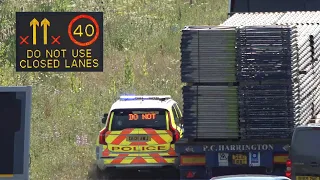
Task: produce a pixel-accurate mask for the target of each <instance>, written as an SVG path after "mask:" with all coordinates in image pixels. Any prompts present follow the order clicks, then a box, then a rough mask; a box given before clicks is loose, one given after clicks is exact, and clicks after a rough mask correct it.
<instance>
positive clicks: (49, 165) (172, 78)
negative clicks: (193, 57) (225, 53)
mask: <svg viewBox="0 0 320 180" xmlns="http://www.w3.org/2000/svg"><path fill="white" fill-rule="evenodd" d="M16 11H103V12H104V18H105V19H104V30H105V32H104V37H105V39H104V44H105V47H104V65H105V68H104V72H101V73H16V72H15V67H14V66H15V29H14V28H15V24H14V23H15V12H16ZM226 17H227V0H193V1H192V0H105V1H103V2H102V0H100V1H98V0H92V1H84V0H54V1H52V0H50V1H49V0H4V1H1V2H0V85H2V86H9V85H13V86H17V85H19V86H20V85H32V87H33V107H32V108H33V112H32V131H31V133H32V134H31V161H32V163H31V178H32V179H34V180H43V179H46V180H47V179H54V180H57V179H66V180H69V179H85V177H86V174H87V171H88V169H89V166H90V163H91V162H92V161H93V160H94V158H95V149H94V145H95V139H96V137H97V135H98V131H99V130H100V129H101V128H102V125H101V123H100V117H101V116H102V114H103V112H106V111H107V110H108V108H109V107H110V105H111V103H113V102H114V101H115V100H116V99H117V98H118V97H119V95H120V94H123V93H129V94H170V95H172V96H173V98H174V99H176V100H177V101H179V102H180V104H181V87H182V83H181V82H180V73H179V71H180V64H179V61H180V52H179V43H180V35H181V34H180V30H181V29H182V28H183V27H184V26H185V25H217V24H220V23H221V22H222V21H223V20H225V19H226ZM79 142H81V143H79Z"/></svg>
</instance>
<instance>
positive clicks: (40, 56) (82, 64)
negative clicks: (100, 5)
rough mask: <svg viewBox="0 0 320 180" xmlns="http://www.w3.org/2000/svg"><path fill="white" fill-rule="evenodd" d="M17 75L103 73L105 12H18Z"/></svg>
mask: <svg viewBox="0 0 320 180" xmlns="http://www.w3.org/2000/svg"><path fill="white" fill-rule="evenodd" d="M16 53H17V56H16V71H18V72H21V71H70V72H71V71H72V72H86V71H87V72H88V71H91V72H93V71H103V14H102V13H101V12H85V13H81V12H17V13H16Z"/></svg>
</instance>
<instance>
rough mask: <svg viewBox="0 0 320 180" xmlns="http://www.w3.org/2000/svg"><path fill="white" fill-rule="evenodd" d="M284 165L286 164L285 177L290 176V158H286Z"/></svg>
mask: <svg viewBox="0 0 320 180" xmlns="http://www.w3.org/2000/svg"><path fill="white" fill-rule="evenodd" d="M286 166H287V169H286V177H288V178H291V160H290V159H288V160H287V162H286Z"/></svg>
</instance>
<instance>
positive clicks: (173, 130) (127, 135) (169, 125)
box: [96, 95, 183, 170]
mask: <svg viewBox="0 0 320 180" xmlns="http://www.w3.org/2000/svg"><path fill="white" fill-rule="evenodd" d="M102 123H104V124H105V127H104V128H103V129H102V130H101V131H100V134H99V137H98V140H97V147H96V158H97V166H98V168H99V169H100V170H105V169H107V168H112V167H116V168H117V169H118V168H153V167H164V166H171V167H174V166H175V161H176V159H177V154H176V153H175V145H174V144H175V142H176V141H177V140H179V139H180V138H182V136H183V123H182V113H181V111H180V109H179V107H178V104H177V102H176V101H174V100H173V99H172V98H171V96H169V95H164V96H120V99H119V100H117V101H116V102H115V103H114V104H113V105H112V107H111V109H110V111H109V113H108V114H104V118H102Z"/></svg>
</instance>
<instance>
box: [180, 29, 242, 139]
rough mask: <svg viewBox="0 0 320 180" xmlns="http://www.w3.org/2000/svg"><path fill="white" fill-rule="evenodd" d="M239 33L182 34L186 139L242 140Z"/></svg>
mask: <svg viewBox="0 0 320 180" xmlns="http://www.w3.org/2000/svg"><path fill="white" fill-rule="evenodd" d="M235 45H236V30H235V28H225V27H200V26H199V27H187V28H185V29H184V30H183V31H182V40H181V58H182V61H181V80H182V82H187V83H192V84H193V85H191V86H185V87H183V100H184V109H183V112H184V128H185V137H195V138H211V137H215V138H238V137H239V127H238V126H239V125H238V107H237V106H238V104H237V101H238V99H237V87H236V86H227V85H226V83H232V82H235V81H236V61H235V58H236V49H235Z"/></svg>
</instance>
